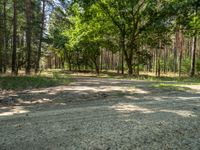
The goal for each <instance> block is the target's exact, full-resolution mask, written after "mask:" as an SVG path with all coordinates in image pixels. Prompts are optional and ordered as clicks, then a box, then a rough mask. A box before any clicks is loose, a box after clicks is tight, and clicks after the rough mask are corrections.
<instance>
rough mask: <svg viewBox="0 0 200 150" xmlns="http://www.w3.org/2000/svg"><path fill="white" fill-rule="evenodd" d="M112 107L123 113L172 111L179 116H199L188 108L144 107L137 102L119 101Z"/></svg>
mask: <svg viewBox="0 0 200 150" xmlns="http://www.w3.org/2000/svg"><path fill="white" fill-rule="evenodd" d="M112 108H113V109H114V110H116V111H118V112H121V113H130V112H140V113H143V114H149V113H162V112H166V113H172V114H176V115H178V116H181V117H197V115H195V114H194V112H192V111H186V110H172V109H158V108H155V109H153V108H152V109H149V108H144V107H141V106H138V105H135V104H131V103H119V104H116V105H114V106H112Z"/></svg>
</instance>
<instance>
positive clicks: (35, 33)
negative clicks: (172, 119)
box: [0, 0, 200, 77]
mask: <svg viewBox="0 0 200 150" xmlns="http://www.w3.org/2000/svg"><path fill="white" fill-rule="evenodd" d="M199 7H200V2H199V1H198V0H189V1H188V0H183V1H179V0H142V1H141V0H134V1H132V0H128V1H123V0H95V1H94V0H73V1H72V0H71V1H64V0H60V1H58V0H57V1H53V0H34V1H33V0H25V1H17V0H13V1H12V0H1V3H0V10H1V12H0V13H1V15H0V20H1V22H0V33H1V34H0V43H1V44H0V72H1V73H2V74H4V73H7V72H11V73H12V74H14V75H17V74H18V72H19V71H20V70H22V71H24V72H25V73H26V74H27V75H28V74H31V73H34V72H35V73H36V74H37V73H38V72H39V71H41V70H44V69H48V68H50V69H51V68H56V69H58V68H59V69H68V70H70V71H71V70H76V71H82V70H86V71H89V70H94V71H96V73H97V74H99V73H100V72H102V71H110V70H116V72H117V73H121V74H124V73H128V74H129V75H135V76H138V75H139V73H140V72H141V71H142V72H154V73H155V75H156V76H160V74H162V73H164V74H167V73H172V72H174V73H175V74H178V75H179V76H181V75H184V76H185V75H189V76H191V77H193V76H195V75H198V74H199V72H200V45H199V38H198V36H199V33H200V11H199Z"/></svg>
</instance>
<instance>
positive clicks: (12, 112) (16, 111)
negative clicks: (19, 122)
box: [0, 106, 29, 117]
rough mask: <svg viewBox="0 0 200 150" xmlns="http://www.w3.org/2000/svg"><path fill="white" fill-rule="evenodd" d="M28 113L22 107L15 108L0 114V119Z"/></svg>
mask: <svg viewBox="0 0 200 150" xmlns="http://www.w3.org/2000/svg"><path fill="white" fill-rule="evenodd" d="M4 109H5V108H4ZM28 112H29V111H28V110H25V109H24V107H22V106H15V107H13V108H12V109H11V110H10V111H7V112H3V113H0V117H1V116H12V115H16V114H24V113H28Z"/></svg>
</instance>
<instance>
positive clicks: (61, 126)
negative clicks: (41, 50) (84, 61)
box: [0, 78, 200, 150]
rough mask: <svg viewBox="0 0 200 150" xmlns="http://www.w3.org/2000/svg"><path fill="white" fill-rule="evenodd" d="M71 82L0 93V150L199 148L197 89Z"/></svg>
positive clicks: (104, 81) (141, 83)
mask: <svg viewBox="0 0 200 150" xmlns="http://www.w3.org/2000/svg"><path fill="white" fill-rule="evenodd" d="M75 80H76V81H75V82H73V83H72V84H70V85H69V86H59V87H53V88H46V89H35V90H31V91H29V90H27V91H21V92H18V93H12V92H10V93H2V94H1V97H0V100H1V103H2V104H1V105H0V149H2V150H3V149H5V150H13V149H15V150H27V149H30V150H32V149H33V150H38V149H39V150H40V149H41V150H57V149H59V150H62V149H63V150H65V149H67V150H73V149H74V150H77V149H78V150H79V149H80V150H82V149H85V150H88V149H89V150H90V149H91V150H116V149H119V150H121V149H122V150H132V149H145V150H146V149H158V150H160V149H180V150H183V149H188V150H190V149H193V150H195V149H196V150H199V149H200V94H199V92H198V90H195V91H192V90H191V91H187V92H186V91H185V92H183V91H182V92H181V91H172V90H170V89H162V88H160V89H159V88H152V85H153V84H154V83H153V82H147V81H129V80H114V79H92V78H77V79H75ZM187 88H191V89H192V88H193V87H187ZM195 89H197V88H195Z"/></svg>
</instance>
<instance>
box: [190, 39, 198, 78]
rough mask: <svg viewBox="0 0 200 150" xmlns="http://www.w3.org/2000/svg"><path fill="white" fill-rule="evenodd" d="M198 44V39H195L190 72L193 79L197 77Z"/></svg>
mask: <svg viewBox="0 0 200 150" xmlns="http://www.w3.org/2000/svg"><path fill="white" fill-rule="evenodd" d="M196 43H197V37H196V36H194V37H193V42H192V57H191V71H190V77H193V76H194V75H195V63H196Z"/></svg>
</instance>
